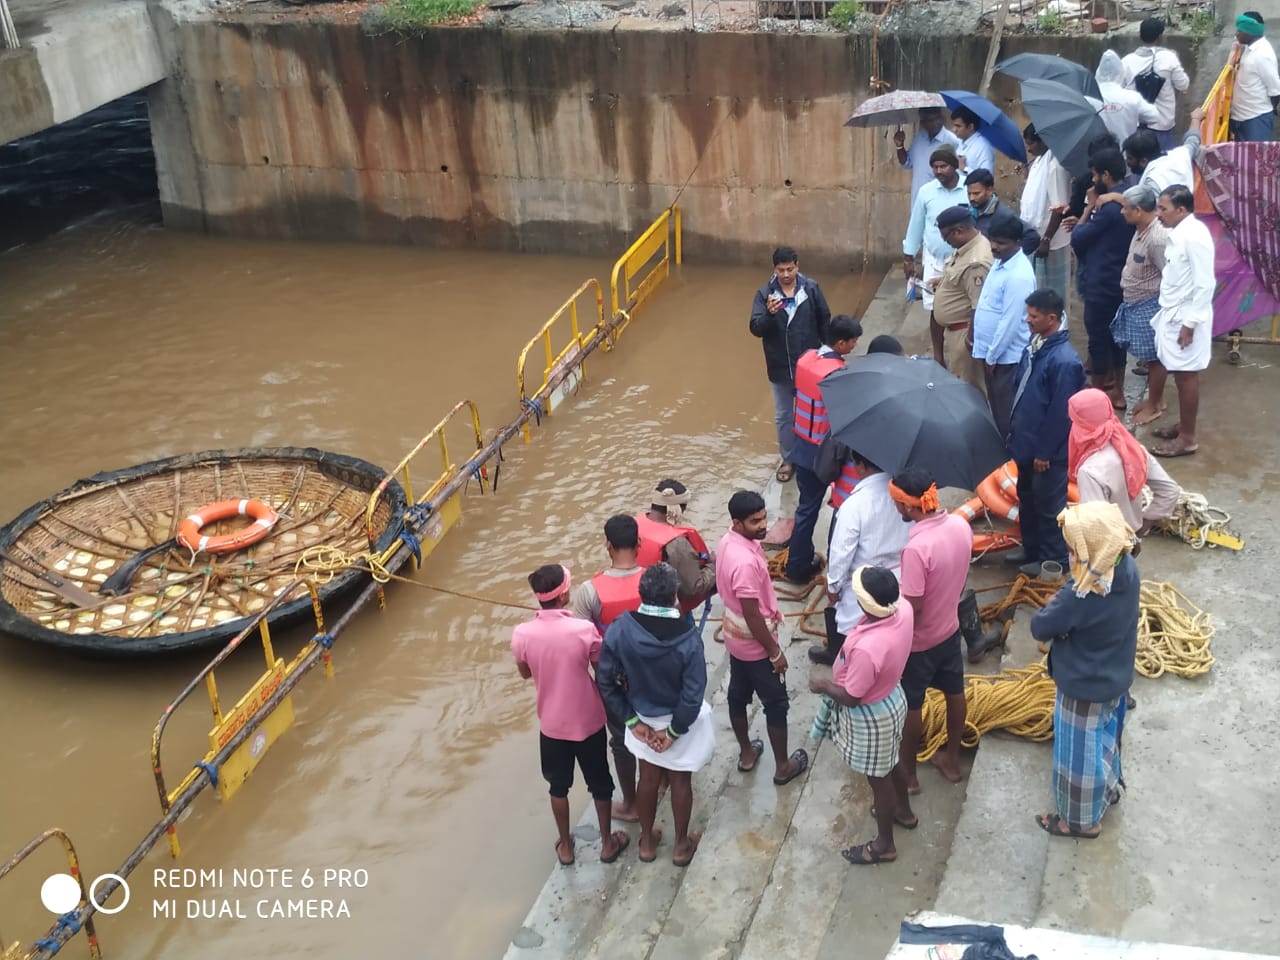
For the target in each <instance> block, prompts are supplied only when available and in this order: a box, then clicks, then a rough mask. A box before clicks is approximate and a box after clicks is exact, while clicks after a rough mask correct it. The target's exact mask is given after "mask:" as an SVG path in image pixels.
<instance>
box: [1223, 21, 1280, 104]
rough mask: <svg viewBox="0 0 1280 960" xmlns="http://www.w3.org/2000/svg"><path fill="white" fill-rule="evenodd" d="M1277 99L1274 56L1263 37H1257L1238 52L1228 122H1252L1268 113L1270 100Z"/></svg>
mask: <svg viewBox="0 0 1280 960" xmlns="http://www.w3.org/2000/svg"><path fill="white" fill-rule="evenodd" d="M1272 97H1280V74H1278V73H1277V71H1276V52H1275V50H1274V48H1272V46H1271V44H1270V42H1268V40H1267V38H1266V37H1259V38H1258V39H1257V40H1255V41H1253V43H1251V44H1249V45H1248V46H1247V47H1245V48H1244V49H1243V50H1241V51H1240V66H1239V68H1238V69H1237V70H1236V85H1235V89H1234V90H1232V92H1231V119H1232V120H1236V121H1239V120H1252V119H1253V118H1254V117H1262V116H1265V115H1266V114H1268V113H1271V111H1272V110H1274V109H1275V108H1274V107H1272V106H1271V98H1272Z"/></svg>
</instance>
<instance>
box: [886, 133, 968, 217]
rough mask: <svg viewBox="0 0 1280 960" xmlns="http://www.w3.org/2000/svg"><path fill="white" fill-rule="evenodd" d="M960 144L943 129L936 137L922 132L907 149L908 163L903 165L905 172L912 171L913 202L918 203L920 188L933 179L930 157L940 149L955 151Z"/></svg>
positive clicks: (952, 135) (958, 139)
mask: <svg viewBox="0 0 1280 960" xmlns="http://www.w3.org/2000/svg"><path fill="white" fill-rule="evenodd" d="M959 144H960V138H959V137H957V136H956V135H955V134H954V133H952V132H951V131H950V130H948V129H947V128H946V127H943V128H942V129H941V130H939V131H938V135H937V136H936V137H930V136H929V134H928V133H927V132H926V131H924V130H921V131H919V132H918V133H916V135H915V138H914V139H913V140H912V141H911V144H910V146H908V147H907V162H906V163H904V164H902V165H901V166H902V169H903V170H910V171H911V202H912V203H915V202H916V194H917V193H919V192H920V188H921V187H922V186H924V185H925V184H926V183H928V182H929V181H930V180H932V179H933V168H932V167H930V166H929V156H930V154H932V153H933V151H935V150H937V149H938V148H939V147H950V148H951V149H952V150H954V149H955V148H956V147H957V146H959Z"/></svg>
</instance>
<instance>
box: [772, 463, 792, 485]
mask: <svg viewBox="0 0 1280 960" xmlns="http://www.w3.org/2000/svg"><path fill="white" fill-rule="evenodd" d="M795 475H796V468H795V465H794V464H790V463H784V464H780V465H779V467H778V469H777V470H776V471H775V472H774V474H773V477H774V479H775V480H777V481H778V482H779V483H789V482H790V481H791V478H792V477H794V476H795Z"/></svg>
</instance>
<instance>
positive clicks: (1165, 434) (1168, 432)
mask: <svg viewBox="0 0 1280 960" xmlns="http://www.w3.org/2000/svg"><path fill="white" fill-rule="evenodd" d="M1181 432H1182V428H1181V427H1179V426H1178V425H1177V424H1176V423H1175V424H1174V425H1173V426H1172V427H1156V428H1155V429H1154V430H1152V431H1151V435H1152V436H1153V437H1158V438H1160V439H1161V440H1177V439H1178V434H1180V433H1181Z"/></svg>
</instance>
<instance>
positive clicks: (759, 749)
mask: <svg viewBox="0 0 1280 960" xmlns="http://www.w3.org/2000/svg"><path fill="white" fill-rule="evenodd" d="M751 749H752V750H754V751H755V752H756V759H755V761H754V762H753V763H752V764H751V766H749V767H748V766H744V765H743V763H742V756H741V755H739V756H738V772H739V773H750V772H751V771H752V770H754V769H755V768H756V767H757V766H758V765H759V763H760V758H761V757H763V756H764V741H763V740H752V741H751Z"/></svg>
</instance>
